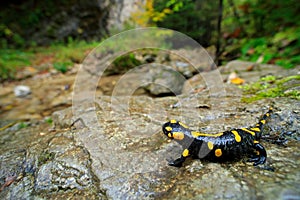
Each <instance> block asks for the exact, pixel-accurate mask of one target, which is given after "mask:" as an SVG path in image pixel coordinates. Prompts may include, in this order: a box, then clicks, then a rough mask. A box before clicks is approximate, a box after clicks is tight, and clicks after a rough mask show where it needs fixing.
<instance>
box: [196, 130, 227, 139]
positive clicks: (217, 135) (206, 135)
mask: <svg viewBox="0 0 300 200" xmlns="http://www.w3.org/2000/svg"><path fill="white" fill-rule="evenodd" d="M191 134H192V136H193V137H195V138H196V137H199V136H204V137H219V136H221V135H223V134H224V133H217V134H209V133H200V132H197V131H192V132H191Z"/></svg>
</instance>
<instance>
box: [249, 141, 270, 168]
mask: <svg viewBox="0 0 300 200" xmlns="http://www.w3.org/2000/svg"><path fill="white" fill-rule="evenodd" d="M253 147H254V149H255V150H256V151H257V152H258V155H256V156H255V157H253V158H250V159H249V160H248V161H249V162H254V163H253V166H257V165H260V164H264V163H265V162H266V160H267V152H266V150H265V148H264V147H263V146H262V145H261V144H259V143H256V144H254V146H253Z"/></svg>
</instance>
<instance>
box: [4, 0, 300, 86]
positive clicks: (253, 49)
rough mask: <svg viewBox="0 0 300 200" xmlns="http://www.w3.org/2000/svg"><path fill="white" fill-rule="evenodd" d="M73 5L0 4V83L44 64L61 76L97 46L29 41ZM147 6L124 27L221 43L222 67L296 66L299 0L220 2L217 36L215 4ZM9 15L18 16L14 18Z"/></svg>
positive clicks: (160, 1)
mask: <svg viewBox="0 0 300 200" xmlns="http://www.w3.org/2000/svg"><path fill="white" fill-rule="evenodd" d="M72 1H73V0H63V1H58V0H53V1H32V0H26V1H24V2H22V3H21V4H17V3H20V1H18V0H13V1H12V2H13V4H10V2H2V3H1V10H0V11H1V12H0V18H1V21H0V81H1V80H7V79H13V78H14V76H15V73H16V70H18V69H19V68H24V67H25V66H31V67H35V66H40V65H42V64H43V63H45V62H51V65H52V67H53V68H55V69H57V70H59V71H61V72H63V73H65V72H66V71H67V70H68V69H69V68H70V67H71V66H72V65H73V64H74V63H79V62H81V61H82V59H83V58H84V56H85V55H86V53H87V52H88V51H89V50H91V49H93V48H94V47H96V45H97V44H98V43H97V42H86V41H79V40H77V39H75V40H73V38H72V36H69V38H68V39H67V40H65V41H58V42H54V43H53V44H51V45H48V46H44V47H40V46H37V43H36V42H35V41H30V40H28V38H29V37H30V36H31V34H32V33H34V32H35V31H38V30H41V29H43V28H44V27H43V26H42V24H43V23H41V22H42V21H45V19H48V18H50V17H51V16H52V15H54V14H55V13H56V12H58V11H61V10H63V9H66V8H67V7H70V5H71V4H70V2H72ZM78 2H80V1H78ZM78 2H77V1H74V3H78ZM145 2H146V4H145V5H143V6H144V10H140V11H136V12H134V13H131V21H129V22H127V23H126V25H125V26H126V27H127V28H128V27H136V26H138V27H147V26H159V27H165V28H170V29H173V30H177V31H180V32H182V33H185V34H187V35H188V36H190V37H192V38H193V39H195V40H196V41H198V42H199V43H200V44H201V45H203V46H204V47H208V46H212V45H216V44H217V42H220V43H221V54H220V57H219V59H220V60H221V64H224V63H226V62H227V61H230V60H233V59H242V60H248V61H253V62H257V63H269V64H277V65H280V66H283V67H285V68H292V67H294V66H296V65H299V63H300V26H299V25H300V15H299V13H300V4H299V2H298V1H297V0H285V1H277V0H264V1H263V0H223V9H222V14H223V19H222V24H221V25H222V29H221V35H220V34H218V32H217V23H218V16H219V15H220V7H219V1H210V0H146V1H145ZM68 9H69V8H68ZM11 10H15V11H17V13H18V14H17V16H18V17H16V13H15V12H11ZM49 57H50V58H49ZM129 58H130V59H129V60H128V58H125V59H124V60H121V61H120V60H118V61H117V62H120V63H121V64H122V65H123V64H124V63H128V62H129V61H130V62H135V59H134V58H132V57H129ZM126 59H127V60H126Z"/></svg>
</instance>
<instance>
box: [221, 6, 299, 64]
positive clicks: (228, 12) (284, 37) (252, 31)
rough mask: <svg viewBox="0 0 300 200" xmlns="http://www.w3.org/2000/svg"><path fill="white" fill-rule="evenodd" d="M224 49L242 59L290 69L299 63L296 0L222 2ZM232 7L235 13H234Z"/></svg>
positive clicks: (297, 9)
mask: <svg viewBox="0 0 300 200" xmlns="http://www.w3.org/2000/svg"><path fill="white" fill-rule="evenodd" d="M224 2H225V5H224V19H223V23H222V27H223V32H224V38H225V40H223V46H224V47H225V49H224V51H225V52H226V51H229V52H227V53H226V54H227V55H231V54H232V53H235V52H232V53H231V52H230V50H231V49H234V48H232V47H231V46H237V47H238V49H240V53H239V54H238V55H236V56H237V57H240V59H243V60H249V61H253V62H257V61H259V62H261V63H269V64H277V65H280V66H283V67H285V68H292V67H294V66H296V65H299V63H300V51H299V49H300V28H299V25H300V15H299V14H298V13H299V9H300V6H299V3H298V1H296V0H286V1H276V0H267V1H262V0H232V1H224ZM233 10H234V11H235V12H233Z"/></svg>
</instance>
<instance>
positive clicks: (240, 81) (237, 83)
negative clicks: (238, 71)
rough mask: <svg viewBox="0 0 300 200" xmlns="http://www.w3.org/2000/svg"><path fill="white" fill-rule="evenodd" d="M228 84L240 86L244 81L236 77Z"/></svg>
mask: <svg viewBox="0 0 300 200" xmlns="http://www.w3.org/2000/svg"><path fill="white" fill-rule="evenodd" d="M230 82H231V83H233V84H235V85H242V84H243V83H245V80H244V79H241V78H239V77H236V78H233V79H231V80H230Z"/></svg>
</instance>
